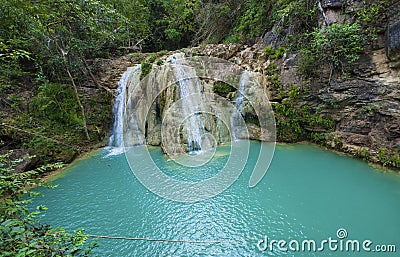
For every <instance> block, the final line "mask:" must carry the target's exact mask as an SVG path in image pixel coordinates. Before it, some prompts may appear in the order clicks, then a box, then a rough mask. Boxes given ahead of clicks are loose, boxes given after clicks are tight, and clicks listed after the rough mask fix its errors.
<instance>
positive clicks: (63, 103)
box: [32, 82, 82, 126]
mask: <svg viewBox="0 0 400 257" xmlns="http://www.w3.org/2000/svg"><path fill="white" fill-rule="evenodd" d="M32 107H33V110H32V111H33V114H34V115H35V116H37V117H39V118H41V119H49V120H52V121H57V122H61V123H64V124H66V125H78V126H81V125H82V120H81V117H80V116H79V106H78V104H77V102H76V101H75V96H74V91H73V90H72V88H71V87H70V86H69V85H60V84H55V83H49V82H45V83H43V84H42V85H40V86H39V88H38V93H37V95H36V97H34V98H33V99H32Z"/></svg>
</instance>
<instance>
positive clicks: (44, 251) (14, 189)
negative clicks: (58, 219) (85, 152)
mask: <svg viewBox="0 0 400 257" xmlns="http://www.w3.org/2000/svg"><path fill="white" fill-rule="evenodd" d="M11 155H12V152H8V153H6V154H1V155H0V195H1V200H0V224H1V226H0V235H1V238H2V240H1V242H0V252H1V256H38V257H39V256H87V255H89V254H90V252H91V250H92V248H93V247H95V245H94V244H91V245H89V246H87V245H85V241H86V240H87V235H85V234H84V233H83V230H77V231H75V232H74V233H68V232H66V231H65V230H64V229H63V228H51V227H50V226H47V225H43V224H41V223H40V222H39V220H38V218H37V217H38V215H39V214H40V213H41V212H42V211H44V210H46V209H47V208H46V207H45V206H38V207H37V208H36V210H35V211H32V212H30V211H29V210H28V207H27V205H28V204H29V203H30V202H31V201H32V197H34V196H37V195H38V194H37V193H35V192H33V191H28V189H27V188H31V187H34V186H38V185H42V184H41V183H40V182H39V181H38V180H37V176H38V175H40V174H42V173H43V172H46V171H48V170H51V169H57V168H60V167H62V164H61V163H55V164H51V165H46V166H43V167H40V168H38V169H35V170H32V171H28V172H21V173H18V172H15V171H14V168H15V166H16V165H17V164H18V163H20V162H21V161H23V160H22V159H17V160H14V159H11Z"/></svg>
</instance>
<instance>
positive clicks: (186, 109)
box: [171, 55, 211, 153]
mask: <svg viewBox="0 0 400 257" xmlns="http://www.w3.org/2000/svg"><path fill="white" fill-rule="evenodd" d="M178 57H180V55H174V56H173V57H172V59H171V63H172V64H173V65H174V70H175V75H176V79H177V81H178V84H179V89H180V97H181V101H182V112H183V115H184V117H185V118H186V119H185V126H186V134H187V140H188V151H189V153H196V152H200V151H202V150H209V149H210V148H211V144H210V141H209V139H208V137H207V135H206V129H205V127H204V123H203V121H202V119H201V116H200V115H201V106H202V99H201V97H200V95H199V94H201V88H200V82H199V80H198V78H197V77H191V76H189V75H188V74H187V72H186V71H185V70H184V68H185V67H186V66H184V65H182V64H181V63H180V60H178Z"/></svg>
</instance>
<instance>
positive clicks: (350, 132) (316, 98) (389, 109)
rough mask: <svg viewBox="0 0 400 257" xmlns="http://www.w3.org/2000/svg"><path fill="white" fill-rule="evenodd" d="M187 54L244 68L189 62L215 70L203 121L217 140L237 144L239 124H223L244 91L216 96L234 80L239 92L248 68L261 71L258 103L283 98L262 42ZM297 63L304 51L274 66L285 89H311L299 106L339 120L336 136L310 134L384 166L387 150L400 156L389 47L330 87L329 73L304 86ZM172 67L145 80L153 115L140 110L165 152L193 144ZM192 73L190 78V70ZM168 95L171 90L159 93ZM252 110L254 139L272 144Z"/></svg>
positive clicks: (395, 77) (248, 111)
mask: <svg viewBox="0 0 400 257" xmlns="http://www.w3.org/2000/svg"><path fill="white" fill-rule="evenodd" d="M184 55H185V58H187V59H190V57H194V58H195V57H196V56H206V57H210V58H214V57H217V58H220V59H223V60H225V61H228V62H230V63H231V64H235V65H236V66H237V67H241V69H240V71H238V70H236V71H235V70H232V69H228V68H226V67H227V66H224V63H223V62H214V63H213V64H212V65H211V64H210V63H204V62H203V63H196V62H192V63H190V62H189V63H187V64H188V66H190V67H192V68H191V69H192V71H193V70H195V71H196V70H197V71H198V70H201V68H202V67H210V68H209V69H206V71H205V72H203V74H197V75H198V76H199V77H200V80H199V84H200V90H201V91H202V94H206V93H208V94H210V95H211V96H204V99H203V100H202V101H205V102H207V103H210V106H212V107H209V109H205V110H204V111H206V112H209V113H210V115H205V116H204V117H203V120H204V129H205V131H206V132H207V134H209V135H211V136H212V138H213V140H214V141H215V142H217V143H221V142H227V141H229V139H230V136H229V122H231V121H229V122H228V123H227V124H224V122H221V120H224V119H225V120H230V119H231V112H230V109H229V108H230V107H229V106H228V105H231V106H232V105H234V102H235V99H236V98H237V97H238V92H237V90H235V91H234V92H231V93H229V94H227V95H226V97H224V101H221V98H216V96H215V92H214V91H213V85H214V83H215V82H216V81H218V80H222V81H224V80H228V81H231V83H232V84H235V83H236V84H235V85H236V87H238V80H239V79H240V74H242V72H243V70H245V69H248V70H250V71H252V72H253V73H255V74H258V78H257V81H258V82H257V84H253V85H250V86H249V88H248V89H247V90H246V94H247V97H249V99H250V100H251V102H252V104H253V105H254V103H256V104H257V103H260V102H263V101H268V100H267V97H269V98H270V100H271V101H275V100H276V99H274V98H273V97H272V96H274V95H277V89H276V88H273V87H271V86H270V82H269V81H268V76H269V75H268V72H267V70H268V67H269V66H270V65H271V63H272V61H271V60H268V59H267V58H266V57H265V55H264V53H263V46H262V45H254V46H245V45H224V44H220V45H207V46H205V47H195V48H190V49H186V50H184ZM164 59H165V58H164ZM297 59H298V58H297V54H295V53H293V54H285V55H284V56H283V57H282V58H281V59H279V60H274V61H273V62H274V64H275V65H276V66H277V69H278V73H279V74H278V75H279V80H280V81H281V82H282V84H283V89H284V90H286V91H288V90H289V88H290V85H292V84H296V85H299V86H301V87H307V88H309V91H308V93H307V95H303V96H302V97H301V99H300V101H299V102H298V103H297V104H298V105H299V106H302V105H308V106H310V107H311V108H312V109H318V110H319V112H320V113H323V114H324V115H328V116H329V117H331V118H332V119H333V120H334V122H335V127H334V131H333V132H330V133H326V132H325V131H320V130H319V128H313V127H309V126H307V127H306V128H305V129H306V130H307V131H312V132H318V133H325V136H326V138H328V141H329V140H331V141H330V142H328V145H330V146H331V147H333V148H335V149H337V150H340V151H345V152H349V153H356V152H357V151H360V149H361V150H365V151H367V152H368V154H369V155H370V156H371V158H370V159H371V160H372V161H378V157H377V156H378V153H379V151H380V149H387V150H388V151H390V152H392V153H396V151H400V79H399V77H400V71H399V69H396V68H394V67H392V66H391V61H390V60H389V59H388V58H387V56H386V53H385V50H384V49H383V48H380V49H377V50H374V51H372V52H371V53H369V54H365V55H363V56H361V58H360V60H359V61H358V62H357V63H355V64H354V65H353V66H352V68H351V69H352V70H351V75H350V76H349V77H348V78H336V79H332V80H331V82H330V83H329V81H328V80H329V78H328V76H325V77H321V78H320V80H318V81H316V82H314V83H310V82H307V81H302V79H301V78H300V77H299V76H298V73H297V69H298V67H297ZM194 60H195V59H194ZM168 67H169V66H165V67H164V66H161V67H155V68H153V72H152V73H151V74H150V75H149V76H148V77H147V78H146V79H145V80H149V81H150V80H151V81H152V83H148V84H147V85H146V86H143V87H142V88H141V89H140V90H141V91H140V92H141V93H144V92H145V93H144V95H145V99H144V100H141V102H140V101H139V99H136V101H138V103H139V102H140V104H141V105H142V106H146V107H147V108H148V109H149V110H150V111H149V112H148V113H144V112H143V113H140V112H139V113H138V119H139V120H142V121H146V122H147V123H146V122H144V125H143V131H145V133H146V143H147V144H151V145H161V146H162V147H163V148H165V144H163V140H164V139H163V138H162V137H163V136H166V137H169V140H170V141H171V139H174V138H177V139H179V140H182V141H186V140H187V137H188V135H187V133H186V129H185V126H186V125H185V123H184V122H182V121H181V120H180V119H181V116H180V115H179V114H175V115H174V112H173V111H172V110H173V109H171V108H173V106H174V104H175V103H176V101H177V100H178V99H179V98H180V89H179V85H178V84H177V83H172V84H171V83H170V84H169V85H168V86H167V87H166V88H164V89H163V87H164V86H163V85H164V84H168V83H169V82H168V81H174V78H172V77H173V76H175V73H174V70H173V69H171V67H169V68H168ZM163 69H164V70H163ZM168 69H169V70H168ZM187 72H188V73H190V72H191V71H190V69H189V70H187ZM160 74H163V75H160ZM232 74H233V76H232ZM229 76H230V77H229ZM216 78H217V79H216ZM175 81H176V79H175ZM143 85H145V84H143ZM260 89H262V90H264V91H265V94H260V91H257V90H260ZM160 90H161V91H163V93H161V94H159V93H158V92H160ZM156 93H157V95H158V94H159V97H154V96H153V94H156ZM249 106H250V105H249V104H248V102H246V101H244V103H243V107H242V115H243V116H244V117H246V119H247V130H248V133H249V138H251V139H255V140H269V139H271V138H272V137H271V136H265V135H267V134H268V133H261V128H260V126H259V125H260V124H257V122H253V121H254V119H253V118H254V117H257V115H256V113H255V112H254V109H253V108H250V107H249ZM140 108H142V107H140ZM213 109H218V110H219V111H218V113H219V114H218V115H220V116H221V117H218V115H216V114H215V113H214V112H213V111H212V110H213ZM167 114H169V115H170V116H171V117H168V118H169V120H165V117H167V116H166V115H167ZM222 116H224V117H222ZM258 118H259V120H268V118H263V117H261V118H260V117H258ZM248 121H250V122H248ZM164 123H165V124H169V123H171V124H175V125H174V126H171V128H170V131H168V130H167V131H168V133H166V135H163V134H162V133H160V131H162V130H163V129H164V128H163V127H162V126H164V125H162V124H164ZM264 132H265V131H264ZM263 137H266V138H263ZM167 141H168V140H167ZM214 141H213V142H214ZM186 150H187V149H186ZM174 151H176V152H179V151H180V150H179V149H175V150H174Z"/></svg>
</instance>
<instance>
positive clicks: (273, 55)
mask: <svg viewBox="0 0 400 257" xmlns="http://www.w3.org/2000/svg"><path fill="white" fill-rule="evenodd" d="M285 52H286V49H285V48H284V47H282V46H279V47H278V48H276V49H274V48H273V47H272V46H269V45H268V46H266V47H264V55H265V57H266V58H269V59H271V60H277V59H280V58H282V57H283V55H284V54H285Z"/></svg>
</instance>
